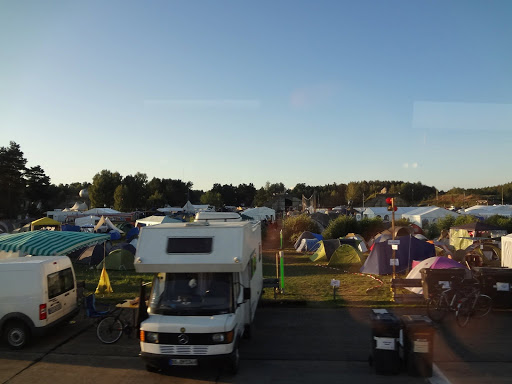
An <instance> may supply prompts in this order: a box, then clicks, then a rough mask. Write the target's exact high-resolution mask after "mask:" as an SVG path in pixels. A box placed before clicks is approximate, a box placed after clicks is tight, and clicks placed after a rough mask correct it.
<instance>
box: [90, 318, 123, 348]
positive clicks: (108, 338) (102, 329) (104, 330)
mask: <svg viewBox="0 0 512 384" xmlns="http://www.w3.org/2000/svg"><path fill="white" fill-rule="evenodd" d="M122 335H123V323H122V322H121V320H119V319H118V318H117V317H114V316H108V317H105V318H104V319H103V320H101V321H100V323H99V324H98V327H97V328H96V336H98V339H100V341H101V342H102V343H105V344H112V343H115V342H116V341H117V340H119V339H120V338H121V336H122Z"/></svg>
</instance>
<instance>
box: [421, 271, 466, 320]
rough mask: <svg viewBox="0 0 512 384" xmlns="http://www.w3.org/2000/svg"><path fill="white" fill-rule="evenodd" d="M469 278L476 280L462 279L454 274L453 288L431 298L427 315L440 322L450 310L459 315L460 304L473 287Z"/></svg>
mask: <svg viewBox="0 0 512 384" xmlns="http://www.w3.org/2000/svg"><path fill="white" fill-rule="evenodd" d="M468 280H469V281H470V282H471V281H472V282H474V279H460V278H458V277H455V276H452V278H451V281H452V288H448V289H445V290H443V291H442V292H441V293H438V294H434V295H433V296H431V297H430V298H429V300H428V301H427V315H428V317H430V319H432V321H435V322H437V323H438V322H440V321H441V320H443V319H444V317H445V316H446V314H447V313H448V312H455V317H457V315H458V311H459V309H460V305H461V303H462V301H463V299H464V298H465V297H466V296H467V295H468V293H469V291H470V289H471V285H470V284H469V282H468Z"/></svg>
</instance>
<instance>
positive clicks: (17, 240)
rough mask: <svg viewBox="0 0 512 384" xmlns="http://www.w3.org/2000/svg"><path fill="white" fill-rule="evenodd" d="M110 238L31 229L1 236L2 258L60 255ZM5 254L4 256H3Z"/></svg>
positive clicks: (90, 234)
mask: <svg viewBox="0 0 512 384" xmlns="http://www.w3.org/2000/svg"><path fill="white" fill-rule="evenodd" d="M109 239H110V235H108V234H106V235H100V234H93V233H86V232H61V231H31V232H24V233H15V234H10V235H4V236H1V237H0V251H2V252H0V254H1V253H4V255H0V258H5V257H6V255H5V253H8V254H9V255H7V257H9V256H10V257H17V256H25V255H34V256H59V255H66V254H68V253H70V252H72V251H74V250H75V249H78V248H83V247H86V246H89V245H94V244H98V243H102V242H104V241H107V240H109ZM2 256H4V257H2Z"/></svg>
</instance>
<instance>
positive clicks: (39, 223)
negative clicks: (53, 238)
mask: <svg viewBox="0 0 512 384" xmlns="http://www.w3.org/2000/svg"><path fill="white" fill-rule="evenodd" d="M60 226H61V222H60V221H57V220H53V219H50V218H49V217H42V218H40V219H38V220H34V221H33V222H31V223H30V230H31V231H37V230H38V229H41V228H44V227H53V228H55V230H57V231H60Z"/></svg>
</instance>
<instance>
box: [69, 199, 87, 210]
mask: <svg viewBox="0 0 512 384" xmlns="http://www.w3.org/2000/svg"><path fill="white" fill-rule="evenodd" d="M87 208H89V207H87V204H85V203H79V202H78V201H77V202H76V203H75V205H73V206H72V207H71V208H69V210H70V211H87Z"/></svg>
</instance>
